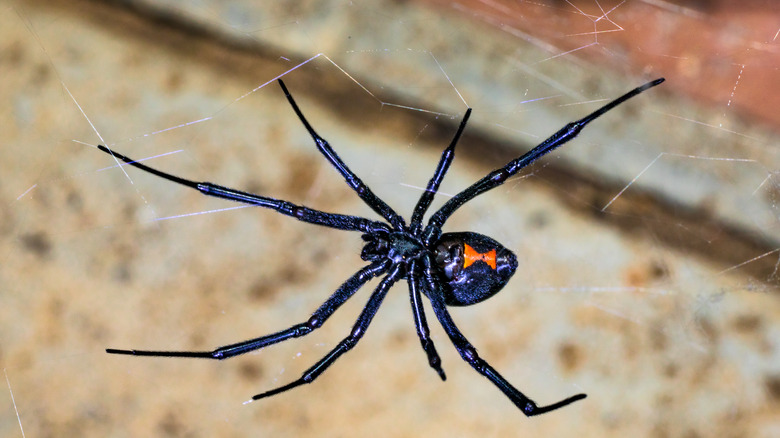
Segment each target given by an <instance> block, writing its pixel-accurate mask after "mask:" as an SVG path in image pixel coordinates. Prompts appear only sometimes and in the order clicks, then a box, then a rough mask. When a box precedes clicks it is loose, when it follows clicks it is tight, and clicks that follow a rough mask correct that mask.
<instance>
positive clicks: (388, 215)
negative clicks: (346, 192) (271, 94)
mask: <svg viewBox="0 0 780 438" xmlns="http://www.w3.org/2000/svg"><path fill="white" fill-rule="evenodd" d="M279 86H280V87H282V91H284V95H285V96H287V101H288V102H290V106H292V108H293V110H294V111H295V114H296V115H297V116H298V118H299V119H300V120H301V122H302V123H303V126H305V127H306V130H307V131H309V135H311V137H312V138H313V139H314V143H315V144H316V145H317V149H318V150H319V151H320V152H321V153H322V155H324V156H325V158H326V159H327V160H328V161H329V162H330V164H331V165H333V167H335V168H336V170H338V171H339V173H340V174H341V176H343V177H344V179H346V180H347V184H349V186H350V187H351V188H352V190H354V191H355V193H357V194H358V196H360V199H362V200H363V202H365V203H366V204H367V205H368V206H369V207H371V209H372V210H374V211H375V212H377V213H379V215H380V216H382V217H383V218H385V220H387V221H388V222H390V224H391V225H392V226H393V227H394V228H395V229H397V230H400V229H402V228H403V226H404V219H403V218H402V217H401V216H400V215H399V214H398V213H396V212H395V211H394V210H393V209H392V208H390V206H389V205H387V204H386V203H385V201H383V200H381V199H379V197H378V196H376V195H375V194H374V192H373V191H371V189H370V188H369V187H368V186H367V185H366V184H365V183H364V182H363V181H362V180H361V179H360V178H359V177H358V176H357V175H355V173H354V172H352V171H351V170H350V169H349V167H347V165H346V164H344V162H343V161H341V158H340V157H339V156H338V154H336V151H334V150H333V148H332V147H331V146H330V144H329V143H328V142H327V140H325V139H324V138H322V137H320V136H319V134H317V132H316V131H314V128H312V127H311V125H310V124H309V121H308V120H306V117H304V116H303V112H301V110H300V108H298V105H297V104H296V103H295V99H293V97H292V95H291V94H290V92H289V91H287V87H286V86H285V85H284V82H282V80H281V79H279Z"/></svg>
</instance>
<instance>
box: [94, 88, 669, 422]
mask: <svg viewBox="0 0 780 438" xmlns="http://www.w3.org/2000/svg"><path fill="white" fill-rule="evenodd" d="M663 81H664V79H663V78H660V79H656V80H654V81H652V82H648V83H647V84H645V85H642V86H641V87H638V88H635V89H633V90H631V91H629V92H628V93H626V94H624V95H623V96H621V97H619V98H617V99H615V100H613V101H612V102H610V103H608V104H606V105H604V106H603V107H601V108H599V109H598V110H596V111H594V112H593V113H591V114H590V115H588V116H586V117H585V118H583V119H580V120H578V121H576V122H572V123H569V124H567V125H566V126H564V127H563V128H562V129H560V130H559V131H558V132H556V133H555V134H553V135H552V136H551V137H550V138H548V139H547V140H545V141H543V142H542V143H541V144H539V145H538V146H536V147H535V148H533V149H531V150H530V151H529V152H527V153H526V154H524V155H523V156H521V157H519V158H517V159H515V160H512V161H510V162H509V163H508V164H507V165H506V166H504V167H502V168H500V169H496V170H494V171H492V172H490V173H489V174H487V175H486V176H485V177H484V178H482V179H480V180H479V181H477V182H476V183H474V184H472V185H471V186H470V187H468V188H467V189H465V190H463V191H462V192H460V193H458V194H457V195H455V196H454V197H452V198H451V199H449V200H448V201H447V202H446V203H445V204H444V205H443V206H442V207H441V208H440V209H439V210H438V211H437V212H436V213H434V214H433V215H432V216H431V218H430V219H429V221H428V225H426V226H425V227H423V225H422V219H423V215H424V214H425V212H426V210H427V209H428V207H429V206H430V204H431V201H432V200H433V197H434V195H435V194H436V191H437V190H438V188H439V184H440V183H441V181H442V179H444V175H445V174H446V173H447V169H448V168H449V166H450V163H451V162H452V160H453V158H454V156H455V145H456V144H457V143H458V139H459V138H460V136H461V134H462V133H463V129H464V128H465V127H466V122H467V121H468V119H469V115H470V114H471V108H469V109H468V110H466V113H465V115H464V116H463V120H462V121H461V122H460V126H459V127H458V131H457V132H456V133H455V137H454V138H453V139H452V142H451V143H450V145H449V146H448V147H447V149H445V150H444V152H443V153H442V156H441V159H440V160H439V164H438V166H437V167H436V171H435V172H434V173H433V177H432V178H431V180H430V181H429V182H428V187H427V188H426V190H425V192H423V194H422V195H421V196H420V199H419V201H417V205H416V206H415V208H414V212H413V213H412V221H411V223H410V224H409V225H408V226H407V225H406V223H405V222H404V220H403V218H401V216H399V215H398V214H397V213H396V212H395V211H393V209H392V208H390V206H389V205H387V204H386V203H385V202H384V201H382V200H381V199H379V197H377V196H376V195H375V194H374V192H372V191H371V189H370V188H368V186H366V185H365V184H364V183H363V181H361V180H360V178H358V177H357V175H355V174H354V173H352V171H351V170H349V168H348V167H347V165H346V164H344V162H343V161H341V158H339V156H338V155H337V154H336V152H335V151H334V150H333V149H332V148H331V146H330V145H329V144H328V142H327V141H325V140H324V139H323V138H322V137H320V136H319V135H318V134H317V133H316V132H315V131H314V129H313V128H312V127H311V125H309V122H308V121H307V120H306V118H305V117H304V116H303V114H302V113H301V110H300V109H299V108H298V105H296V103H295V100H293V98H292V96H291V95H290V93H289V92H288V91H287V87H285V85H284V83H283V82H282V80H281V79H280V80H279V85H280V86H281V87H282V90H283V91H284V94H285V96H287V100H288V101H289V103H290V105H291V106H292V108H293V110H294V111H295V113H296V114H297V115H298V118H299V119H300V120H301V122H303V125H304V126H305V127H306V129H307V130H308V131H309V134H310V135H311V136H312V138H313V139H314V142H315V143H316V145H317V149H319V151H320V152H321V153H322V154H323V155H324V156H325V158H326V159H327V160H328V161H329V162H330V164H331V165H333V167H335V168H336V170H338V171H339V173H341V175H342V176H343V177H344V178H345V179H346V181H347V184H349V186H350V187H351V188H352V189H353V190H354V191H355V192H356V193H357V195H358V196H359V197H360V198H361V199H362V200H363V202H365V203H366V204H368V206H369V207H371V208H372V209H373V210H374V211H375V212H377V213H378V214H379V215H380V216H382V217H383V218H384V219H385V220H386V221H387V222H381V221H374V220H370V219H366V218H363V217H358V216H350V215H343V214H335V213H325V212H322V211H318V210H313V209H310V208H308V207H304V206H299V205H295V204H292V203H290V202H287V201H282V200H278V199H274V198H269V197H265V196H259V195H255V194H251V193H246V192H242V191H239V190H235V189H230V188H227V187H222V186H219V185H216V184H212V183H209V182H195V181H191V180H188V179H184V178H181V177H178V176H174V175H171V174H168V173H165V172H162V171H160V170H157V169H153V168H151V167H149V166H147V165H145V164H141V163H139V162H137V161H134V160H133V159H131V158H128V157H127V156H124V155H121V154H119V153H117V152H115V151H112V150H110V149H108V148H107V147H105V146H102V145H99V146H98V148H99V149H100V150H101V151H103V152H106V153H108V154H111V155H112V156H114V157H115V159H119V160H122V161H124V162H125V163H128V164H130V165H132V166H135V167H137V168H139V169H141V170H144V171H146V172H149V173H151V174H154V175H157V176H159V177H161V178H165V179H167V180H169V181H173V182H175V183H179V184H182V185H184V186H187V187H191V188H193V189H196V190H198V191H200V192H201V193H203V194H204V195H209V196H216V197H218V198H224V199H228V200H231V201H236V202H243V203H246V204H251V205H255V206H259V207H267V208H271V209H273V210H276V211H278V212H279V213H282V214H286V215H288V216H292V217H294V218H296V219H298V220H301V221H304V222H309V223H312V224H317V225H323V226H326V227H330V228H337V229H339V230H348V231H360V232H362V233H363V236H362V237H363V240H364V241H365V246H364V247H363V251H362V253H361V258H362V259H363V260H365V261H367V262H370V263H369V264H368V265H367V266H365V267H364V268H362V269H361V270H359V271H358V272H357V273H355V274H354V275H353V276H352V277H350V278H349V279H348V280H347V281H345V282H344V284H342V285H341V286H340V287H339V288H338V289H336V291H335V292H334V293H333V295H331V296H330V298H328V299H327V300H326V301H325V303H323V304H322V305H321V306H320V307H319V308H318V309H317V310H316V311H315V312H314V313H313V314H312V316H311V317H310V318H309V319H308V320H307V321H306V322H302V323H300V324H296V325H293V326H292V327H290V328H288V329H285V330H282V331H279V332H276V333H273V334H270V335H266V336H261V337H259V338H255V339H250V340H247V341H243V342H239V343H237V344H231V345H225V346H223V347H219V348H217V349H216V350H214V351H147V350H115V349H107V350H106V352H107V353H111V354H127V355H134V356H167V357H197V358H205V359H220V360H221V359H227V358H229V357H233V356H237V355H239V354H243V353H247V352H249V351H253V350H257V349H260V348H264V347H267V346H269V345H272V344H276V343H277V342H282V341H285V340H287V339H290V338H297V337H301V336H304V335H307V334H309V333H311V332H312V331H314V330H315V329H317V328H319V327H320V326H322V324H323V323H324V322H325V320H327V319H328V318H329V317H330V316H331V315H332V314H333V312H335V311H336V309H338V308H339V306H341V305H342V304H344V302H345V301H347V300H348V299H349V298H350V297H351V296H352V295H354V294H355V292H357V290H358V289H360V287H361V286H363V285H364V284H366V283H367V282H368V281H369V280H371V279H372V278H374V277H377V276H380V275H383V274H387V275H385V277H384V278H383V279H382V280H381V281H380V282H379V285H378V286H377V287H376V289H375V290H374V292H373V294H371V297H370V298H369V299H368V303H367V304H366V306H365V307H364V308H363V311H362V312H361V313H360V316H359V317H358V319H357V321H356V322H355V325H354V326H353V327H352V331H351V332H350V334H349V335H348V336H347V337H345V338H344V339H343V340H342V341H341V342H339V344H338V345H337V346H336V347H335V348H334V349H333V350H331V351H330V352H329V353H328V354H327V355H325V357H323V358H322V359H320V360H319V361H318V362H317V363H315V364H314V365H313V366H312V367H311V368H309V369H307V370H306V371H305V372H304V373H303V375H302V376H301V377H300V378H299V379H298V380H295V381H293V382H291V383H288V384H286V385H283V386H281V387H278V388H275V389H272V390H270V391H266V392H264V393H261V394H258V395H255V396H254V397H252V399H253V400H258V399H261V398H264V397H269V396H272V395H275V394H279V393H281V392H284V391H287V390H289V389H292V388H295V387H297V386H300V385H302V384H304V383H311V382H313V381H314V379H316V378H317V377H318V376H319V375H320V374H322V373H323V372H324V371H325V370H326V369H327V368H328V367H329V366H330V365H332V364H333V362H335V361H336V359H338V358H339V357H340V356H341V355H342V354H344V353H346V352H347V351H349V350H350V349H351V348H352V347H354V346H355V345H356V344H357V343H358V341H359V340H360V338H362V337H363V334H364V333H365V331H366V329H367V328H368V325H369V324H370V323H371V320H372V318H373V317H374V315H375V314H376V312H377V311H378V310H379V306H380V305H381V304H382V300H383V299H384V298H385V296H386V295H387V292H388V290H389V289H390V287H391V286H392V285H393V284H394V283H395V282H396V281H398V280H401V279H406V280H407V282H408V283H409V296H410V299H411V304H412V313H413V316H414V324H415V327H416V329H417V336H418V337H419V338H420V342H421V343H422V348H423V350H424V351H425V353H426V354H427V355H428V363H429V365H430V366H431V368H433V369H434V370H436V372H437V373H438V374H439V377H441V379H442V380H445V378H446V377H445V375H444V370H443V369H442V367H441V359H440V358H439V355H438V353H437V352H436V348H435V347H434V345H433V341H432V340H431V338H430V333H429V331H428V323H427V322H426V319H425V312H424V310H423V304H422V295H425V296H426V297H427V298H428V299H429V300H430V302H431V307H432V308H433V312H434V314H435V315H436V318H437V319H438V320H439V323H441V325H442V326H443V327H444V331H445V332H446V333H447V336H449V338H450V340H451V341H452V343H453V344H454V345H455V348H456V349H457V350H458V353H460V355H461V357H462V358H463V360H465V361H466V362H468V363H469V365H471V366H472V367H473V368H474V369H475V370H477V372H479V373H480V374H482V375H483V376H485V377H487V378H488V380H490V381H491V382H493V384H495V385H496V386H497V387H498V388H499V389H500V390H501V391H502V392H503V393H504V394H505V395H506V396H507V397H509V399H510V400H511V401H512V403H514V404H515V405H516V406H517V407H518V408H520V409H521V410H522V411H523V413H524V414H525V415H526V416H532V415H539V414H543V413H545V412H550V411H552V410H555V409H558V408H561V407H563V406H566V405H568V404H570V403H573V402H575V401H577V400H581V399H583V398H585V397H586V396H585V394H577V395H575V396H573V397H569V398H567V399H564V400H561V401H559V402H557V403H553V404H550V405H547V406H537V405H536V403H534V401H533V400H531V399H530V398H528V397H526V396H525V395H524V394H523V393H522V392H520V391H519V390H517V389H516V388H515V387H514V386H512V385H511V384H510V383H509V382H508V381H507V380H506V379H504V378H503V377H502V376H501V374H499V373H498V371H496V370H495V369H494V368H493V367H492V366H490V365H489V364H488V363H487V362H485V361H484V360H483V359H482V358H480V357H479V355H477V350H476V349H475V348H474V347H473V346H472V345H471V343H470V342H469V341H468V340H467V339H466V337H465V336H463V334H462V333H461V332H460V330H459V329H458V327H457V326H456V325H455V322H454V321H453V320H452V317H451V316H450V313H449V311H447V307H446V306H468V305H471V304H476V303H479V302H480V301H483V300H486V299H488V298H490V297H491V296H493V295H494V294H495V293H497V292H498V291H500V290H501V289H502V288H503V287H504V286H505V285H506V283H507V281H509V278H510V277H511V276H512V274H514V272H515V269H517V258H516V257H515V255H514V254H513V253H512V251H510V250H508V249H506V248H504V247H503V246H502V245H501V244H500V243H498V242H496V241H495V240H493V239H491V238H489V237H487V236H483V235H481V234H477V233H471V232H460V233H444V234H442V229H441V228H442V225H444V222H445V221H446V220H447V219H448V218H449V217H450V216H451V215H452V214H453V213H454V212H455V210H457V209H458V208H459V207H460V206H462V205H463V204H465V203H466V202H468V201H470V200H471V199H473V198H474V197H476V196H477V195H480V194H482V193H484V192H486V191H488V190H490V189H493V188H495V187H498V186H499V185H501V184H503V183H504V182H505V181H506V180H507V178H509V177H511V176H512V175H515V174H516V173H517V172H519V171H520V170H521V169H523V168H524V167H526V166H528V165H529V164H531V163H533V162H534V161H536V160H537V159H539V158H540V157H542V156H543V155H545V154H546V153H548V152H550V151H551V150H553V149H555V148H556V147H558V146H560V145H562V144H564V143H566V142H568V141H569V140H571V139H573V138H574V137H576V136H577V134H579V132H580V131H581V130H582V128H584V127H585V125H587V124H588V123H590V122H592V121H593V120H594V119H596V118H597V117H599V116H601V115H602V114H604V113H606V112H607V111H609V110H611V109H613V108H615V107H616V106H618V105H620V104H621V103H623V102H624V101H626V100H628V99H630V98H631V97H633V96H636V95H637V94H639V93H641V92H643V91H645V90H647V89H648V88H651V87H654V86H656V85H658V84H660V83H661V82H663Z"/></svg>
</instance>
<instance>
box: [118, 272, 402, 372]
mask: <svg viewBox="0 0 780 438" xmlns="http://www.w3.org/2000/svg"><path fill="white" fill-rule="evenodd" d="M388 265H389V263H386V262H376V263H372V264H370V265H368V266H366V267H365V268H363V269H361V270H360V271H358V272H357V273H355V275H353V276H352V277H350V278H349V279H347V281H345V282H344V283H343V284H342V285H341V286H340V287H339V288H338V289H336V292H334V293H333V294H332V295H331V296H330V298H328V299H327V300H326V301H325V302H324V303H323V304H322V305H321V306H320V307H319V308H318V309H317V310H316V311H315V312H314V313H313V314H312V316H311V318H309V319H308V320H307V321H305V322H302V323H299V324H295V325H294V326H292V327H290V328H288V329H285V330H281V331H278V332H276V333H272V334H270V335H266V336H261V337H259V338H254V339H249V340H247V341H243V342H239V343H236V344H230V345H225V346H222V347H218V348H217V349H215V350H212V351H155V350H118V349H114V348H108V349H106V353H109V354H124V355H129V356H152V357H193V358H200V359H217V360H223V359H228V358H231V357H234V356H238V355H240V354H244V353H248V352H250V351H255V350H259V349H261V348H265V347H267V346H269V345H273V344H277V343H279V342H282V341H286V340H288V339H291V338H299V337H301V336H305V335H308V334H309V333H311V332H312V331H314V330H316V329H318V328H319V327H321V326H322V324H323V323H324V322H325V320H327V319H328V318H329V317H330V316H331V315H332V314H333V312H335V311H336V310H337V309H338V308H339V307H340V306H341V305H342V304H344V303H345V302H346V301H347V300H348V299H349V298H350V297H351V296H352V295H354V294H355V292H357V291H358V289H360V288H361V287H362V286H363V285H364V284H366V283H367V282H368V281H369V280H371V279H372V278H374V277H376V276H378V275H381V274H383V273H384V272H386V271H387V269H388Z"/></svg>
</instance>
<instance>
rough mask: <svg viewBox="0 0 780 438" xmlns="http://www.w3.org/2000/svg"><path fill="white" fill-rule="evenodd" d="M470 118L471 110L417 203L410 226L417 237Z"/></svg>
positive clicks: (442, 154) (464, 116) (461, 122)
mask: <svg viewBox="0 0 780 438" xmlns="http://www.w3.org/2000/svg"><path fill="white" fill-rule="evenodd" d="M469 116H471V108H469V109H467V110H466V114H464V115H463V120H461V121H460V126H459V127H458V132H456V133H455V137H454V138H453V139H452V141H451V142H450V145H449V146H448V147H447V149H445V150H444V152H442V153H441V158H440V159H439V164H438V166H436V170H435V171H434V172H433V176H432V177H431V180H430V181H428V187H426V188H425V191H424V192H423V194H422V195H421V196H420V199H419V200H418V201H417V205H416V206H415V207H414V212H413V213H412V222H411V224H410V228H411V230H412V234H415V235H417V234H418V233H419V232H420V229H421V228H422V219H423V216H424V215H425V212H426V211H427V210H428V207H430V205H431V202H432V201H433V197H434V195H436V191H437V190H439V185H440V184H441V181H442V180H443V179H444V175H446V174H447V170H448V169H449V168H450V164H451V163H452V160H453V158H455V145H457V144H458V140H460V135H461V134H463V130H464V129H465V128H466V122H468V120H469Z"/></svg>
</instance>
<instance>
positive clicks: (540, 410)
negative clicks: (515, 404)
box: [522, 394, 587, 417]
mask: <svg viewBox="0 0 780 438" xmlns="http://www.w3.org/2000/svg"><path fill="white" fill-rule="evenodd" d="M585 397H587V395H586V394H577V395H575V396H572V397H569V398H567V399H564V400H561V401H559V402H558V403H553V404H551V405H547V406H541V407H540V406H536V403H534V402H533V401H531V400H528V402H527V403H526V404H525V406H524V407H522V409H523V413H524V414H525V415H526V416H528V417H531V416H534V415H541V414H544V413H547V412H550V411H554V410H556V409H558V408H562V407H564V406H566V405H569V404H571V403H574V402H576V401H578V400H582V399H584V398H585Z"/></svg>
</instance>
